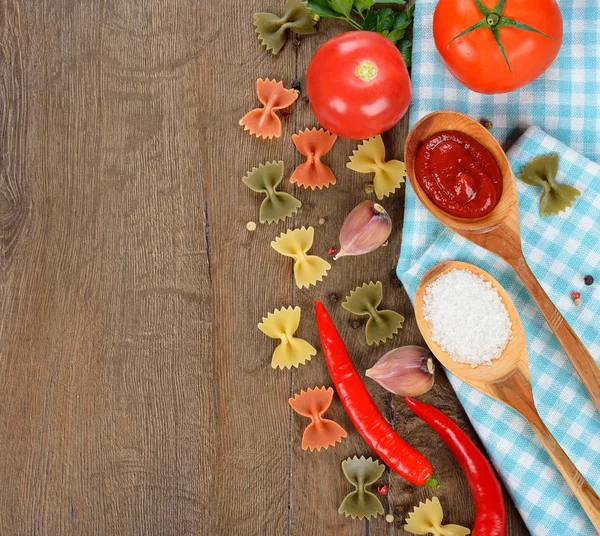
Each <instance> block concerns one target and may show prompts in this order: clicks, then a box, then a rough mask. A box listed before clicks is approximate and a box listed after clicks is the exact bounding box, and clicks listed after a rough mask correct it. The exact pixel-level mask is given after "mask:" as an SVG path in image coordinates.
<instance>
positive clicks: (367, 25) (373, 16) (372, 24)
mask: <svg viewBox="0 0 600 536" xmlns="http://www.w3.org/2000/svg"><path fill="white" fill-rule="evenodd" d="M376 27H377V11H369V12H368V13H367V16H366V17H365V21H364V22H363V30H371V31H373V32H374V31H375V28H376Z"/></svg>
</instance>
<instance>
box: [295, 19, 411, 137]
mask: <svg viewBox="0 0 600 536" xmlns="http://www.w3.org/2000/svg"><path fill="white" fill-rule="evenodd" d="M306 90H307V92H308V98H309V99H310V104H311V106H312V110H313V113H314V114H315V117H316V118H317V121H319V123H321V125H322V126H323V127H325V128H326V129H327V130H329V131H330V132H333V133H334V134H337V135H338V136H341V137H343V138H353V139H366V138H370V137H372V136H376V135H377V134H381V133H382V132H385V131H386V130H388V129H390V128H392V127H393V126H394V125H395V124H396V123H397V122H398V121H400V119H401V118H402V116H403V115H404V114H405V113H406V110H407V109H408V105H409V104H410V97H411V93H410V78H409V76H408V70H407V69H406V64H405V63H404V58H402V54H400V51H399V50H398V49H397V48H396V47H395V46H394V44H393V43H392V42H391V41H390V40H389V39H387V38H386V37H384V36H382V35H380V34H378V33H375V32H368V31H364V30H360V31H355V32H347V33H343V34H341V35H338V36H336V37H334V38H333V39H330V40H329V41H327V42H326V43H325V44H323V46H321V48H319V50H317V53H316V54H315V55H314V56H313V59H312V60H311V61H310V65H309V66H308V71H307V73H306Z"/></svg>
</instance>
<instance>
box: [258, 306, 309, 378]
mask: <svg viewBox="0 0 600 536" xmlns="http://www.w3.org/2000/svg"><path fill="white" fill-rule="evenodd" d="M300 312H301V310H300V307H294V308H292V307H288V308H287V309H286V308H285V307H283V308H282V309H275V311H273V312H272V313H269V314H268V315H267V317H266V318H263V319H262V322H261V323H260V324H258V329H260V330H261V331H262V332H263V333H264V334H265V335H267V336H268V337H271V338H272V339H280V340H281V342H280V343H279V345H278V346H277V348H275V351H274V352H273V358H272V360H271V366H272V367H273V368H280V369H283V368H287V369H290V368H292V367H298V366H299V365H303V364H304V363H306V362H307V361H310V359H311V357H312V356H313V355H316V353H317V351H316V350H315V349H314V347H313V346H312V345H311V344H309V343H308V342H306V341H305V340H304V339H300V338H298V337H294V333H296V331H297V330H298V326H299V325H300Z"/></svg>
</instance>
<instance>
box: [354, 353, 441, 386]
mask: <svg viewBox="0 0 600 536" xmlns="http://www.w3.org/2000/svg"><path fill="white" fill-rule="evenodd" d="M434 371H435V365H434V361H433V355H432V354H431V352H430V351H429V350H427V349H426V348H421V347H420V346H402V347H400V348H395V349H394V350H391V351H389V352H388V353H387V354H385V355H384V356H383V357H382V358H381V359H380V360H379V361H377V363H375V365H373V366H372V367H371V368H370V369H368V370H367V371H366V372H365V375H366V376H368V377H369V378H371V379H372V380H375V381H376V382H377V383H378V384H379V385H381V386H382V387H383V388H384V389H387V390H388V391H390V392H392V393H394V394H397V395H401V396H419V395H422V394H423V393H426V392H427V391H429V390H430V389H431V388H432V387H433V384H434V374H433V373H434Z"/></svg>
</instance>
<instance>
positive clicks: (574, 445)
mask: <svg viewBox="0 0 600 536" xmlns="http://www.w3.org/2000/svg"><path fill="white" fill-rule="evenodd" d="M435 4H436V0H418V2H417V3H416V12H415V28H414V46H413V50H414V53H413V71H412V80H413V88H414V96H413V105H412V108H411V123H413V124H414V123H415V122H416V121H418V120H419V119H420V118H421V117H422V116H424V115H425V114H427V113H430V112H432V111H435V110H442V109H450V110H457V111H461V112H464V113H466V114H468V115H470V116H471V117H473V118H475V119H483V118H485V119H489V120H491V121H492V122H493V124H494V128H493V130H492V133H493V134H494V135H495V136H496V137H497V138H498V139H499V141H500V143H502V144H503V145H504V146H505V147H508V146H509V145H510V144H511V142H512V141H514V139H516V138H517V137H518V135H519V134H521V133H522V132H523V130H525V129H527V130H526V132H525V133H524V134H522V135H521V136H520V137H518V141H517V142H516V143H515V144H514V145H512V147H511V148H510V149H509V150H508V152H507V154H508V157H509V161H510V163H511V166H512V168H513V171H514V172H515V173H518V172H519V171H520V169H521V168H522V166H523V165H524V164H526V163H527V162H528V161H529V160H530V159H531V158H533V157H534V156H537V155H540V154H546V153H549V152H558V153H559V155H560V165H559V176H558V181H559V182H563V183H567V184H571V185H573V186H575V187H576V188H578V189H579V190H580V191H581V192H582V196H581V197H580V198H579V199H578V200H577V202H576V203H575V205H574V208H571V209H569V210H568V211H567V212H565V213H561V214H560V215H558V216H552V217H546V218H540V216H539V195H540V190H539V189H537V188H534V187H531V186H527V185H525V184H524V183H521V182H520V181H517V187H518V192H519V209H520V214H521V233H522V239H523V250H524V252H525V256H526V258H527V260H528V262H529V264H530V266H531V268H532V270H533V272H534V273H535V275H536V277H537V278H538V279H539V280H540V282H541V283H542V286H543V287H544V289H545V290H546V292H547V293H548V295H549V296H550V298H551V299H552V301H553V302H554V303H555V304H556V306H557V307H558V308H559V309H560V311H561V313H562V314H563V315H564V316H565V318H566V320H567V321H568V322H569V323H570V324H571V326H572V327H573V328H574V329H575V331H576V332H577V334H578V335H579V337H580V338H581V340H582V341H583V343H584V344H585V345H586V346H587V348H588V349H589V350H590V352H591V354H592V355H593V356H594V358H595V359H596V361H600V167H599V166H598V165H597V164H595V163H594V162H593V161H592V160H594V161H600V2H599V1H598V0H572V1H567V0H564V1H562V2H559V4H560V7H561V11H562V14H563V18H564V29H565V35H564V41H563V46H562V49H561V53H560V55H559V57H558V58H557V60H556V61H555V62H554V64H553V65H552V67H551V68H550V69H549V70H548V71H547V72H546V73H545V75H544V76H542V77H541V78H540V79H538V80H536V81H535V82H534V83H532V84H530V85H529V86H526V87H525V88H523V89H521V90H519V91H516V92H513V93H510V94H508V95H480V94H477V93H473V92H471V91H469V90H467V89H466V88H464V87H463V86H461V85H460V84H459V83H458V82H457V81H456V80H455V79H454V78H453V77H452V76H451V75H450V74H449V73H448V72H447V71H446V69H445V67H444V66H443V64H442V62H441V60H440V59H439V57H438V54H437V51H436V50H435V45H434V42H433V36H432V34H431V24H432V16H433V10H434V8H435ZM533 124H536V125H539V126H541V127H542V128H543V129H544V130H541V129H540V128H537V127H530V128H527V127H529V126H530V125H533ZM546 132H548V133H549V134H547V133H546ZM515 133H517V134H515ZM550 134H552V135H550ZM558 140H560V141H558ZM583 155H585V156H583ZM586 157H589V158H590V159H591V160H589V159H588V158H586ZM406 188H407V192H406V209H405V219H404V230H403V237H402V250H401V256H400V261H399V265H398V276H399V277H400V279H401V280H402V281H403V283H404V284H405V286H406V289H407V291H408V293H409V295H410V296H411V297H414V293H415V290H416V287H417V285H418V283H419V281H420V279H421V277H422V276H423V274H424V273H425V272H426V271H427V270H428V269H430V268H431V267H433V266H435V265H436V264H438V263H440V262H443V261H446V260H449V259H458V260H463V261H467V262H471V263H473V264H476V265H477V266H480V267H481V268H483V269H485V270H487V271H488V272H490V273H491V274H492V275H493V276H494V277H496V278H497V279H498V280H499V281H500V283H501V284H502V285H503V286H504V287H505V288H506V290H507V291H508V292H509V294H510V295H511V297H512V298H513V300H514V302H515V304H516V306H517V309H518V310H519V311H520V313H521V318H522V321H523V326H524V328H525V332H526V337H527V343H528V349H529V365H530V369H531V379H532V383H533V391H534V397H535V400H536V405H537V407H538V410H539V412H540V415H541V416H542V418H543V420H544V422H545V423H546V425H547V426H548V428H549V429H550V430H551V432H552V433H553V434H554V436H555V437H556V439H557V440H558V441H559V443H560V444H561V446H562V447H563V449H564V450H565V451H566V453H567V454H568V455H569V457H570V458H571V459H572V460H573V462H574V463H575V465H576V466H577V467H578V469H579V470H580V471H581V472H582V473H583V475H584V476H585V477H586V479H587V480H588V482H590V484H591V485H592V486H593V487H594V488H595V490H596V492H598V493H600V415H599V414H598V412H597V410H596V409H595V406H594V405H593V403H592V401H591V399H590V398H589V396H588V394H587V392H586V390H585V388H584V387H583V385H582V384H581V382H580V380H579V378H578V376H577V374H576V373H575V371H574V370H573V367H572V365H571V363H570V362H569V360H568V359H567V358H566V356H565V355H564V352H563V350H562V348H561V347H560V345H559V344H558V342H557V341H556V339H555V337H554V335H553V333H552V332H551V331H550V329H549V328H548V326H547V325H546V323H545V321H544V319H543V317H542V315H541V313H540V312H539V310H538V308H537V306H536V305H535V303H534V302H533V300H532V299H531V297H530V296H529V294H528V293H527V291H526V290H525V288H524V287H523V286H522V284H521V283H520V281H519V280H518V279H517V277H516V276H515V274H514V272H513V271H512V269H511V268H510V267H509V266H508V265H507V264H506V263H505V262H504V261H502V260H501V259H499V258H498V257H496V256H494V255H492V254H490V253H488V252H486V251H485V250H483V249H481V248H479V247H478V246H475V245H474V244H472V243H471V242H468V241H466V240H465V239H463V238H461V237H459V236H458V235H455V234H453V233H452V232H450V231H448V230H447V229H445V228H444V227H443V226H442V225H441V224H439V223H438V222H437V220H435V219H434V218H433V216H431V215H430V214H429V212H428V211H427V209H425V208H424V207H423V205H422V204H421V203H420V201H419V200H418V199H417V197H416V195H415V194H414V192H413V191H412V189H411V188H410V184H409V183H408V181H407V183H406ZM587 274H591V275H593V276H594V277H595V279H596V283H594V285H592V286H585V285H584V284H583V276H584V275H587ZM572 290H577V291H579V292H581V299H582V300H583V306H582V307H576V306H575V305H574V304H573V300H572V299H571V296H570V293H571V291H572ZM450 379H451V382H452V385H453V386H454V388H455V389H456V391H457V393H458V396H459V398H460V400H461V402H462V403H463V405H464V407H465V409H466V411H467V414H468V415H469V418H470V419H471V422H472V423H473V425H474V427H475V429H476V431H477V433H478V434H479V436H480V437H481V439H482V441H483V442H484V444H485V447H486V449H487V450H488V453H489V454H490V456H491V458H492V460H493V462H494V464H495V466H496V468H497V469H498V471H499V473H500V475H501V476H502V478H503V480H504V482H505V484H506V486H507V488H508V489H509V491H510V493H511V495H512V497H513V499H514V500H515V503H516V504H517V507H518V508H519V511H520V512H521V515H522V516H523V519H524V520H525V523H526V524H527V526H528V528H529V529H530V531H531V532H532V533H533V534H534V535H536V536H538V535H539V536H542V535H544V536H545V535H556V534H568V535H569V536H571V535H573V536H576V535H577V536H578V535H581V536H587V535H595V534H596V531H595V530H594V528H593V527H592V525H591V523H590V522H589V520H588V519H587V517H586V515H585V513H584V512H583V510H582V509H581V507H580V506H579V504H578V502H577V500H576V499H575V498H574V497H573V495H572V493H571V491H570V489H569V488H568V486H567V485H566V484H565V482H564V480H563V478H562V477H561V475H560V473H559V472H558V470H557V469H556V467H555V466H554V464H553V463H552V461H551V460H550V458H549V457H548V455H547V454H546V452H545V451H544V450H543V449H542V447H541V445H540V444H539V442H538V441H537V439H536V438H535V436H534V434H533V432H532V430H531V428H530V427H529V425H528V424H527V422H526V421H525V420H524V419H523V418H522V417H521V416H520V415H519V414H518V413H516V412H515V411H513V410H512V409H510V408H508V407H506V406H505V405H503V404H501V403H499V402H496V401H494V400H493V399H491V398H489V397H487V396H486V395H483V394H481V393H480V392H479V391H476V390H475V389H472V388H471V387H469V386H468V385H466V384H464V383H463V382H461V381H460V380H458V379H457V378H455V377H452V376H451V378H450Z"/></svg>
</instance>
